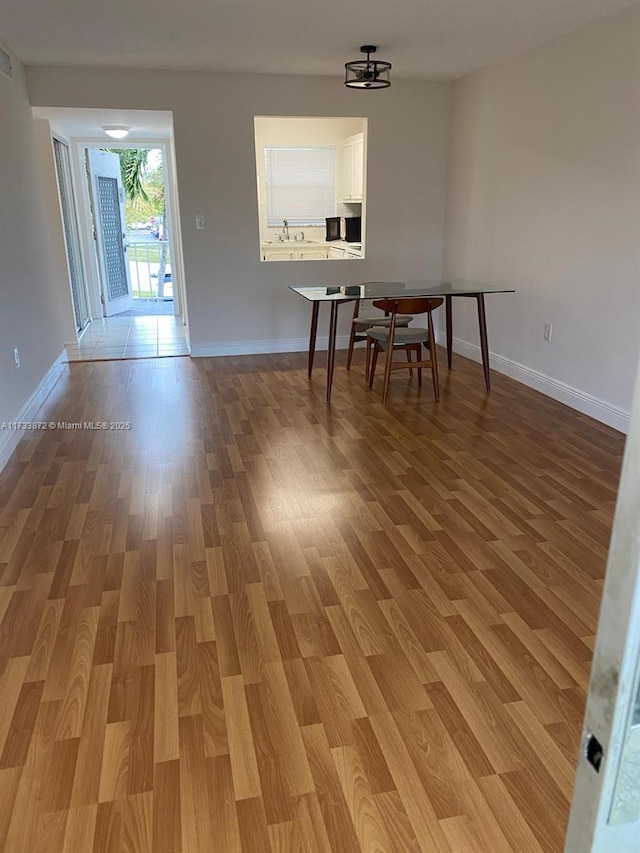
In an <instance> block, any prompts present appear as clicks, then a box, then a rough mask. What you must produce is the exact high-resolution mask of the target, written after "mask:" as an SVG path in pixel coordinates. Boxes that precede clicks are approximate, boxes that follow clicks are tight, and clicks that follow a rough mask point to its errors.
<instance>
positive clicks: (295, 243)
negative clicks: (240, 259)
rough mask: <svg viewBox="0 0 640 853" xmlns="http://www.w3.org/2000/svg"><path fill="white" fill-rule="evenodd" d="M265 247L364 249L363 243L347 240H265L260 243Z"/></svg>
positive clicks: (358, 250)
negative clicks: (348, 241)
mask: <svg viewBox="0 0 640 853" xmlns="http://www.w3.org/2000/svg"><path fill="white" fill-rule="evenodd" d="M260 246H261V247H262V248H263V249H290V248H292V247H293V248H302V247H303V246H323V247H326V248H328V249H330V248H331V247H332V246H335V247H336V248H338V249H350V250H351V251H354V252H361V251H362V243H347V241H346V240H284V241H282V242H278V241H277V240H263V241H262V242H261V243H260Z"/></svg>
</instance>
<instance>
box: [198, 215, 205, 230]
mask: <svg viewBox="0 0 640 853" xmlns="http://www.w3.org/2000/svg"><path fill="white" fill-rule="evenodd" d="M196 228H197V229H198V231H204V216H196Z"/></svg>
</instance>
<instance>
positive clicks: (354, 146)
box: [342, 133, 364, 204]
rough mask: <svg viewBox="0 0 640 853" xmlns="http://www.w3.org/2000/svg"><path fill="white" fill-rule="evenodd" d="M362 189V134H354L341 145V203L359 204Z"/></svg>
mask: <svg viewBox="0 0 640 853" xmlns="http://www.w3.org/2000/svg"><path fill="white" fill-rule="evenodd" d="M363 187H364V133H355V134H353V136H347V137H346V139H345V140H344V143H343V145H342V201H343V202H345V203H347V204H348V203H350V202H357V203H361V202H362V192H363Z"/></svg>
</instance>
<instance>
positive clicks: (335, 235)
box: [325, 216, 342, 242]
mask: <svg viewBox="0 0 640 853" xmlns="http://www.w3.org/2000/svg"><path fill="white" fill-rule="evenodd" d="M325 222H326V223H327V235H326V238H325V239H326V241H327V242H330V241H331V240H340V239H342V234H341V231H342V228H341V224H342V217H340V216H327V218H326V219H325Z"/></svg>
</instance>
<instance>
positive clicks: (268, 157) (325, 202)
mask: <svg viewBox="0 0 640 853" xmlns="http://www.w3.org/2000/svg"><path fill="white" fill-rule="evenodd" d="M305 154H307V155H308V156H307V163H305ZM277 158H279V159H280V163H278V162H277ZM264 167H265V186H266V216H267V227H268V228H279V227H280V226H281V225H282V223H283V220H285V219H286V220H287V222H288V224H289V225H290V226H291V227H295V228H298V227H312V226H324V224H325V218H326V217H328V216H335V215H336V205H337V194H336V187H337V150H336V146H335V145H267V146H265V149H264ZM291 175H295V177H296V184H295V185H294V184H293V183H290V184H287V183H286V180H287V178H290V177H291ZM298 178H299V179H298ZM323 179H325V180H324V183H323ZM314 181H315V182H317V185H318V189H317V190H316V192H315V194H312V192H311V190H309V191H308V192H307V196H306V199H307V201H306V202H305V203H306V204H308V207H307V208H306V209H305V208H304V206H303V205H301V199H300V196H299V194H298V193H296V189H297V190H298V191H299V190H300V189H301V188H302V187H305V186H307V187H312V186H313V182H314ZM305 182H307V183H305ZM322 187H323V188H322ZM288 193H289V195H287V194H288ZM296 196H297V197H296Z"/></svg>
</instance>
